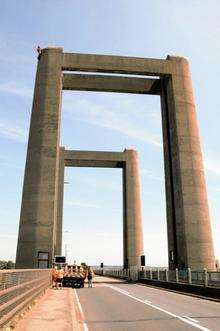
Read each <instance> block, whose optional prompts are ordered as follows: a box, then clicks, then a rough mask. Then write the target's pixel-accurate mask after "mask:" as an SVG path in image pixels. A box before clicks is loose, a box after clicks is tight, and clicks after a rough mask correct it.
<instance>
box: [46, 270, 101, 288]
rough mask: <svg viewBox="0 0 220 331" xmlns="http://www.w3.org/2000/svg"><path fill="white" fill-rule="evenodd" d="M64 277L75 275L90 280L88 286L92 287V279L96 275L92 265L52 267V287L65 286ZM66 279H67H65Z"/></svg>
mask: <svg viewBox="0 0 220 331" xmlns="http://www.w3.org/2000/svg"><path fill="white" fill-rule="evenodd" d="M64 277H66V278H69V277H74V278H76V279H77V278H78V279H80V280H81V281H83V287H84V281H85V280H86V279H87V280H88V287H92V280H93V277H94V272H93V270H92V268H91V267H89V266H87V267H86V268H83V267H82V266H79V267H77V266H75V265H74V266H67V265H66V266H65V267H58V266H56V265H55V266H54V267H53V269H52V287H53V288H56V289H62V287H63V279H64ZM64 281H65V280H64Z"/></svg>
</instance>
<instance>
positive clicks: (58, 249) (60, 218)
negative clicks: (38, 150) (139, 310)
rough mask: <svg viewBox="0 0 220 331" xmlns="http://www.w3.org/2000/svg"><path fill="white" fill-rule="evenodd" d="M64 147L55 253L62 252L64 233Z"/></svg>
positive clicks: (61, 149)
mask: <svg viewBox="0 0 220 331" xmlns="http://www.w3.org/2000/svg"><path fill="white" fill-rule="evenodd" d="M64 151H65V148H64V147H60V158H59V176H58V177H59V178H58V201H57V219H56V222H55V228H56V229H55V231H56V238H55V242H54V246H55V248H54V251H55V253H54V254H55V255H61V254H62V233H63V190H64V172H65V162H64Z"/></svg>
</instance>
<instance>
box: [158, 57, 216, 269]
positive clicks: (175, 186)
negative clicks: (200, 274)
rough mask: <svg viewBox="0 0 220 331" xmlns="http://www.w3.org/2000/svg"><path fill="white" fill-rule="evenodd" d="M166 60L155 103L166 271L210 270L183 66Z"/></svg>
mask: <svg viewBox="0 0 220 331" xmlns="http://www.w3.org/2000/svg"><path fill="white" fill-rule="evenodd" d="M167 60H168V61H170V64H171V66H172V68H173V70H172V71H173V74H172V76H170V77H166V78H163V80H162V82H163V85H162V98H161V99H162V121H163V138H164V159H165V177H166V197H167V226H168V245H169V256H170V261H169V267H170V268H171V269H175V268H179V269H182V268H191V269H192V270H201V269H203V268H204V267H206V268H207V269H208V270H215V260H214V252H213V243H212V233H211V226H210V216H209V209H208V202H207V193H206V184H205V179H204V169H203V161H202V154H201V148H200V138H199V130H198V124H197V119H196V110H195V102H194V96H193V89H192V82H191V74H190V70H189V64H188V62H187V60H186V59H184V58H181V57H171V56H168V58H167ZM172 253H173V254H172ZM173 255H174V258H173V261H172V258H171V257H172V256H173Z"/></svg>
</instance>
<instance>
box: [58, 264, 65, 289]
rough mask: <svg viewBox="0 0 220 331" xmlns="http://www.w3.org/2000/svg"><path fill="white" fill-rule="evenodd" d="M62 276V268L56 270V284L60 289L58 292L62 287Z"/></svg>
mask: <svg viewBox="0 0 220 331" xmlns="http://www.w3.org/2000/svg"><path fill="white" fill-rule="evenodd" d="M63 276H64V270H63V268H60V269H59V270H58V276H57V283H56V285H57V288H60V290H61V289H62V287H63Z"/></svg>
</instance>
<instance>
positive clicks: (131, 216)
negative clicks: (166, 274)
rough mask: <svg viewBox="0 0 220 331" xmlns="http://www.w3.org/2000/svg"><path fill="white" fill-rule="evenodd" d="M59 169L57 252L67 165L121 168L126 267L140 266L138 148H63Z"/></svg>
mask: <svg viewBox="0 0 220 331" xmlns="http://www.w3.org/2000/svg"><path fill="white" fill-rule="evenodd" d="M59 164H60V166H59V169H60V172H59V189H58V204H57V205H58V212H57V224H56V225H55V227H56V240H55V252H56V253H57V254H61V246H62V245H61V243H62V208H63V207H62V206H63V183H64V176H63V175H64V167H65V166H66V167H99V168H100V167H101V168H122V173H123V255H124V256H123V260H124V268H131V267H134V266H140V256H141V255H143V252H144V248H143V231H142V217H141V196H140V191H141V187H140V177H139V166H138V155H137V152H136V151H135V150H125V151H124V152H122V153H121V152H100V151H99V152H94V151H70V150H65V149H64V148H63V147H61V148H60V162H59Z"/></svg>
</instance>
